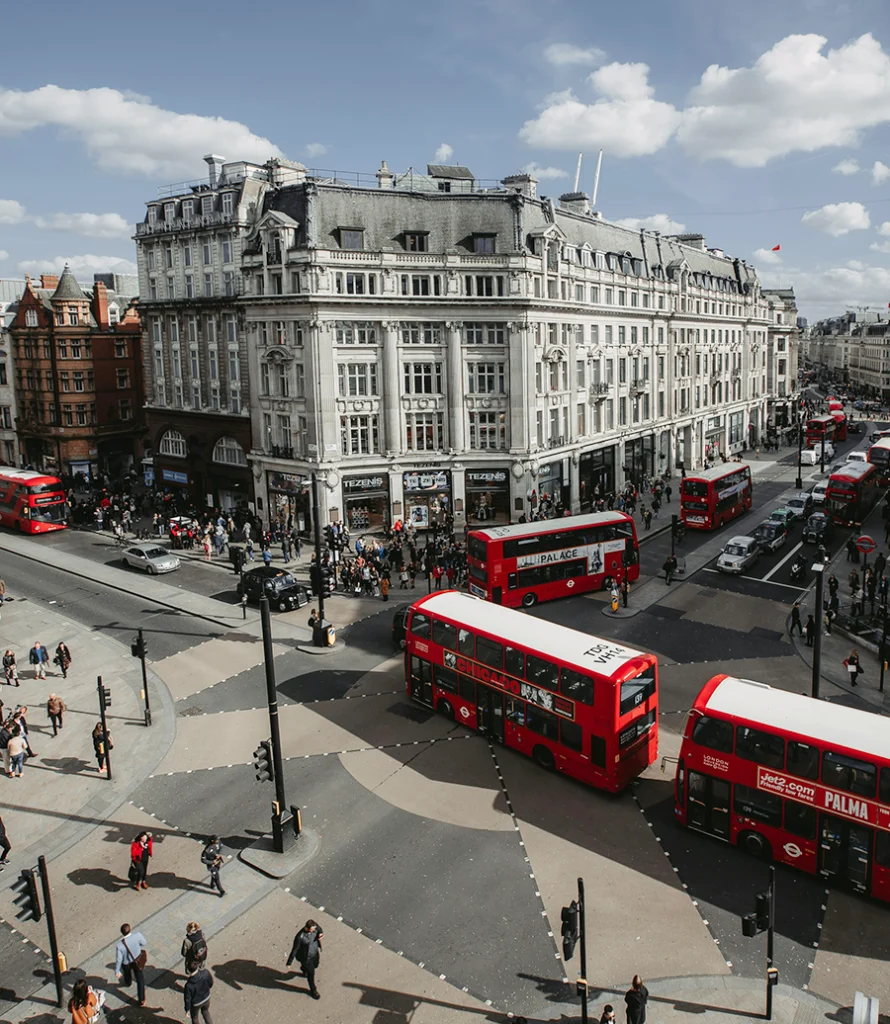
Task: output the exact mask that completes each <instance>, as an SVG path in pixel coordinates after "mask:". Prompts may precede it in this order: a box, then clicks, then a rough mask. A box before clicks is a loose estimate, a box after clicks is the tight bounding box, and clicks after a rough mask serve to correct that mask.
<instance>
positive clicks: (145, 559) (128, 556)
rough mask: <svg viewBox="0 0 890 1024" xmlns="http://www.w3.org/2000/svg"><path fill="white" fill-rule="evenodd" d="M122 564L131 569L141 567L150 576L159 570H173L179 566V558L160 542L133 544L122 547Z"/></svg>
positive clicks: (159, 571)
mask: <svg viewBox="0 0 890 1024" xmlns="http://www.w3.org/2000/svg"><path fill="white" fill-rule="evenodd" d="M122 561H123V563H124V565H126V566H128V567H129V568H132V569H141V570H142V571H143V572H147V573H148V574H149V575H151V576H156V575H157V574H158V573H161V572H173V571H174V569H178V568H179V559H178V558H177V557H176V555H174V554H172V553H171V552H170V551H168V550H167V549H166V548H162V547H161V546H160V544H152V543H146V544H133V545H132V546H131V547H128V548H124V553H123V556H122Z"/></svg>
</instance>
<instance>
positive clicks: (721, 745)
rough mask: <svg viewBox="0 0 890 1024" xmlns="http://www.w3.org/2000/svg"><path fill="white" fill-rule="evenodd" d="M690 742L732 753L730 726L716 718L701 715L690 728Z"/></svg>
mask: <svg viewBox="0 0 890 1024" xmlns="http://www.w3.org/2000/svg"><path fill="white" fill-rule="evenodd" d="M692 742H693V743H698V744H699V745H700V746H702V747H707V748H708V749H709V750H719V751H720V752H721V753H723V754H731V753H732V726H731V725H730V723H729V722H723V721H721V720H720V719H718V718H708V716H707V715H702V717H701V718H699V720H698V721H697V722H696V723H695V728H694V729H693V730H692Z"/></svg>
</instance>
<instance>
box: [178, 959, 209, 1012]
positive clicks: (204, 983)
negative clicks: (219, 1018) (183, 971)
mask: <svg viewBox="0 0 890 1024" xmlns="http://www.w3.org/2000/svg"><path fill="white" fill-rule="evenodd" d="M187 973H188V977H187V978H186V982H185V986H184V988H183V990H182V997H183V1001H184V1004H185V1012H186V1013H188V1014H190V1015H191V1020H192V1024H197V1022H198V1017H199V1016H201V1017H203V1018H204V1021H205V1024H213V1018H212V1017H211V1016H210V990H211V989H212V988H213V975H212V974H211V973H210V971H208V970H207V968H206V967H203V966H200V965H198V964H196V965H195V966H194V967H193V968H192V969H191V970H190V971H188V972H187Z"/></svg>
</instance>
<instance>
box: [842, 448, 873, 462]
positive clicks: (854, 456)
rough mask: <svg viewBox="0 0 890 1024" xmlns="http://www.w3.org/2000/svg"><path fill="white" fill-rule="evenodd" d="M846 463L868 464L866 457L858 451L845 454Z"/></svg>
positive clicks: (862, 452)
mask: <svg viewBox="0 0 890 1024" xmlns="http://www.w3.org/2000/svg"><path fill="white" fill-rule="evenodd" d="M846 461H847V462H868V455H867V454H866V453H865V452H864V451H862V450H861V449H860V450H857V451H854V452H847V457H846Z"/></svg>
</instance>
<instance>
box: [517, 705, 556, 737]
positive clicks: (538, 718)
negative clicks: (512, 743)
mask: <svg viewBox="0 0 890 1024" xmlns="http://www.w3.org/2000/svg"><path fill="white" fill-rule="evenodd" d="M525 724H526V725H527V726H528V727H529V729H531V730H532V732H536V733H538V734H539V735H540V736H544V737H545V738H546V739H548V740H556V741H558V740H559V719H558V718H557V717H556V715H554V714H553V713H552V712H550V711H545V710H544V709H543V708H539V707H538V706H537V705H536V704H527V705H526V708H525Z"/></svg>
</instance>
